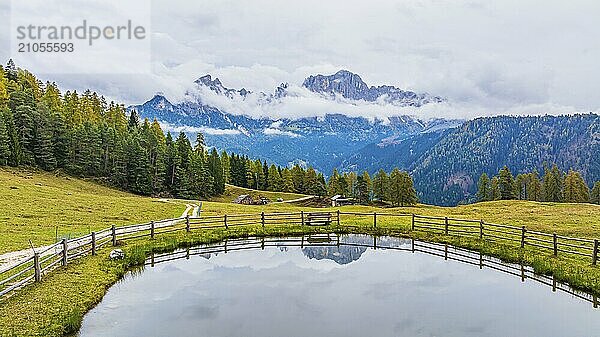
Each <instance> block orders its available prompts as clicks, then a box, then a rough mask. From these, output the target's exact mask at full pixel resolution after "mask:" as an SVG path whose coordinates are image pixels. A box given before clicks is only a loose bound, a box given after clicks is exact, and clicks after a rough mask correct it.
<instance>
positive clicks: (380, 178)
mask: <svg viewBox="0 0 600 337" xmlns="http://www.w3.org/2000/svg"><path fill="white" fill-rule="evenodd" d="M388 179H389V178H388V175H387V173H386V172H385V171H384V170H379V171H378V172H377V174H375V177H374V178H373V197H374V198H375V199H377V200H379V201H384V200H386V199H387V190H388Z"/></svg>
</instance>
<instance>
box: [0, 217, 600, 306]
mask: <svg viewBox="0 0 600 337" xmlns="http://www.w3.org/2000/svg"><path fill="white" fill-rule="evenodd" d="M343 215H344V216H349V217H350V220H351V222H348V223H347V222H345V221H344V222H343V221H342V216H343ZM384 217H387V218H391V219H398V218H410V219H411V220H410V228H411V229H412V230H413V231H428V232H432V233H442V234H446V235H462V236H469V237H474V238H479V239H485V240H491V241H500V242H504V243H519V244H520V246H521V247H525V246H534V247H537V248H541V249H548V250H551V251H552V252H553V254H554V255H555V256H556V255H558V253H559V252H561V253H567V254H575V255H579V256H585V257H590V258H591V261H592V264H594V265H595V264H596V263H597V260H598V250H599V247H598V240H590V239H578V238H570V237H566V236H559V235H556V234H547V233H542V232H536V231H529V230H527V229H526V228H525V227H524V226H523V227H514V226H507V225H497V224H490V223H485V222H484V221H481V220H466V219H454V218H448V217H431V216H421V215H415V214H404V213H377V212H373V213H359V212H340V211H335V212H328V211H307V212H305V211H300V212H290V213H264V212H262V213H254V214H233V215H221V216H216V215H211V216H201V217H194V218H192V217H189V216H187V217H180V218H174V219H165V220H160V221H151V222H148V223H142V224H135V225H127V226H119V227H117V226H115V225H113V226H111V227H110V228H106V229H103V230H101V231H98V232H92V233H90V234H88V235H84V236H82V237H78V238H72V239H63V240H61V241H60V242H57V243H55V244H53V245H51V246H48V247H44V248H42V249H39V250H35V252H34V254H33V256H31V257H29V258H27V259H25V260H23V261H20V262H19V263H17V264H15V265H11V266H8V267H4V268H3V269H0V298H2V297H5V296H6V295H10V294H11V293H13V292H14V291H16V290H18V289H21V288H23V287H24V286H25V285H27V284H30V283H33V282H39V281H41V280H42V277H43V276H44V275H46V274H48V273H50V272H52V271H53V270H54V269H56V268H58V267H60V266H66V265H67V264H68V263H69V262H71V261H73V260H75V259H78V258H81V257H83V256H87V255H96V254H97V252H98V250H99V249H102V248H103V247H105V246H116V245H117V242H118V241H124V240H131V239H137V238H142V237H149V238H151V239H154V238H155V237H156V236H157V235H161V234H165V233H171V232H188V233H189V232H191V231H195V230H209V229H215V228H222V229H226V230H227V229H229V228H234V227H239V226H262V227H265V226H273V225H277V226H282V225H297V226H330V225H336V226H338V227H339V226H342V227H364V226H369V227H373V228H377V227H378V223H379V220H380V219H381V218H384ZM361 223H365V224H364V225H361Z"/></svg>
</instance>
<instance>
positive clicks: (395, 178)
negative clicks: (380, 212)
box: [387, 168, 403, 206]
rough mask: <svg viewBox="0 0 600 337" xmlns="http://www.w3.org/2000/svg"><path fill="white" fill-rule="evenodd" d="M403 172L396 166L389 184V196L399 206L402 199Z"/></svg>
mask: <svg viewBox="0 0 600 337" xmlns="http://www.w3.org/2000/svg"><path fill="white" fill-rule="evenodd" d="M402 192H403V188H402V172H400V170H399V169H398V168H394V169H393V170H392V172H391V173H390V179H389V184H388V193H387V195H388V197H389V199H390V201H391V203H392V205H393V206H399V205H400V202H401V201H402Z"/></svg>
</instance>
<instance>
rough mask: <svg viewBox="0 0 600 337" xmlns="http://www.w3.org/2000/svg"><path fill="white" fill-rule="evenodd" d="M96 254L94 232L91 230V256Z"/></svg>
mask: <svg viewBox="0 0 600 337" xmlns="http://www.w3.org/2000/svg"><path fill="white" fill-rule="evenodd" d="M95 255H96V232H92V256H95Z"/></svg>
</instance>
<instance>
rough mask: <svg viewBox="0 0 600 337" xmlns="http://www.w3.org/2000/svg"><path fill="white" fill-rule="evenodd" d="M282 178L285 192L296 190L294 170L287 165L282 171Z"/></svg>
mask: <svg viewBox="0 0 600 337" xmlns="http://www.w3.org/2000/svg"><path fill="white" fill-rule="evenodd" d="M281 178H282V179H283V192H294V176H293V175H292V171H290V169H288V168H287V167H286V168H284V169H283V170H282V171H281Z"/></svg>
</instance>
